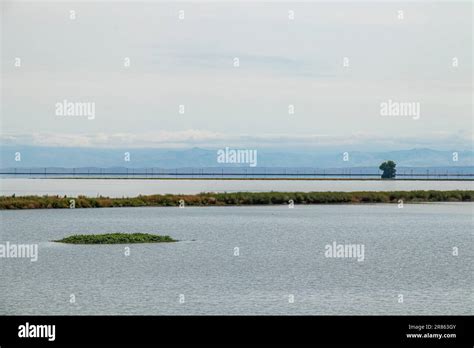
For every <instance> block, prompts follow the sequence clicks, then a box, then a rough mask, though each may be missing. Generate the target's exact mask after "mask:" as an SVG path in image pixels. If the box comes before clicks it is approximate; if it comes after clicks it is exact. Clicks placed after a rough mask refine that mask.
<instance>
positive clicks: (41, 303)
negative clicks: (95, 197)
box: [0, 181, 474, 315]
mask: <svg viewBox="0 0 474 348" xmlns="http://www.w3.org/2000/svg"><path fill="white" fill-rule="evenodd" d="M46 182H52V181H46ZM143 184H145V183H143ZM473 207H474V205H473V204H472V203H441V204H411V205H410V204H406V205H405V206H404V207H403V208H402V209H399V208H398V207H397V205H388V204H377V205H337V206H334V205H333V206H331V205H313V206H296V207H295V208H294V209H288V207H287V206H258V207H186V208H184V209H179V208H174V207H173V208H165V207H150V208H104V209H70V210H66V209H65V210H24V211H0V217H1V220H0V221H1V229H0V242H1V243H5V242H6V241H9V242H10V243H39V258H38V261H37V262H31V261H30V260H29V259H13V258H3V259H0V279H1V281H0V315H1V314H156V315H160V314H177V315H187V314H315V315H317V314H353V315H358V314H382V315H384V314H420V315H421V314H472V313H473V302H472V293H473V276H472V274H473V272H472V271H473V266H472V265H473V261H474V257H473V256H474V255H473V251H472V250H473V243H472V242H473V240H472V231H473V222H472V213H473ZM110 232H147V233H157V234H167V235H170V236H172V237H173V238H175V239H179V240H180V242H177V243H169V244H135V245H130V256H125V254H124V248H125V246H124V245H90V246H80V245H64V244H59V243H53V242H50V241H51V240H54V239H58V238H62V237H65V236H68V235H71V234H78V233H85V234H89V233H90V234H92V233H110ZM333 242H336V243H338V244H339V243H353V244H362V245H364V261H362V262H358V261H357V260H356V259H353V258H327V257H325V246H326V245H327V244H332V243H333ZM236 247H237V248H239V256H235V255H234V253H235V251H236V250H235V248H236ZM453 247H458V248H459V255H458V256H453V253H452V252H453ZM71 294H74V296H75V299H76V303H73V304H71V303H70V298H71V297H70V296H71ZM181 294H182V295H184V303H180V295H181ZM400 294H402V295H403V300H404V302H403V303H398V298H399V297H398V296H399V295H400ZM291 295H292V296H294V303H290V301H289V299H290V296H291Z"/></svg>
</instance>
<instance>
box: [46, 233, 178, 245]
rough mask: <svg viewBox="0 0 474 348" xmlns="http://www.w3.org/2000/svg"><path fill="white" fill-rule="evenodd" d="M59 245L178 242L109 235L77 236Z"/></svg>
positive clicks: (145, 235)
mask: <svg viewBox="0 0 474 348" xmlns="http://www.w3.org/2000/svg"><path fill="white" fill-rule="evenodd" d="M54 242H58V243H68V244H130V243H170V242H177V240H174V239H173V238H171V237H170V236H158V235H155V234H148V233H107V234H77V235H74V236H70V237H66V238H63V239H60V240H55V241H54Z"/></svg>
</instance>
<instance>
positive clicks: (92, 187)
mask: <svg viewBox="0 0 474 348" xmlns="http://www.w3.org/2000/svg"><path fill="white" fill-rule="evenodd" d="M397 190H407V191H410V190H474V181H411V180H396V181H381V180H380V181H378V180H368V181H360V180H137V179H26V178H7V179H0V195H12V194H16V195H17V196H22V195H23V196H24V195H68V196H77V195H86V196H97V195H102V196H109V197H123V196H128V197H134V196H138V195H139V194H143V195H148V194H164V193H175V194H196V193H200V192H237V191H240V192H242V191H251V192H266V191H303V192H304V191H307V192H309V191H346V192H348V191H397Z"/></svg>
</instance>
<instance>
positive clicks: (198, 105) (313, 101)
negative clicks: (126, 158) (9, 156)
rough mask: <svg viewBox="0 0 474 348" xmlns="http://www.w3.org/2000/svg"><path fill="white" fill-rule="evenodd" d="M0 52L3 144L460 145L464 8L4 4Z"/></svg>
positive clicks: (466, 127)
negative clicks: (86, 107)
mask: <svg viewBox="0 0 474 348" xmlns="http://www.w3.org/2000/svg"><path fill="white" fill-rule="evenodd" d="M71 10H72V11H75V12H74V13H75V19H71V12H70V11H71ZM180 11H184V18H182V19H180V18H179V16H180V14H181V15H183V12H180ZM289 11H293V12H291V13H293V14H294V18H293V19H290V18H289V17H290V12H289ZM399 11H403V14H402V15H403V18H400V16H401V14H400V12H399ZM1 49H2V50H1V58H2V62H1V67H2V96H1V102H2V103H1V104H2V105H1V106H2V108H1V123H0V125H1V132H0V144H3V145H15V144H18V145H20V144H21V145H38V146H61V147H68V146H71V147H81V146H86V147H104V148H114V147H120V148H124V147H151V148H188V147H193V146H202V147H225V146H236V147H237V146H238V147H252V148H255V147H257V148H258V147H271V148H304V149H307V148H312V147H315V148H317V147H322V146H326V147H327V146H338V147H341V146H342V147H345V146H347V147H351V148H355V149H357V150H373V151H378V150H401V149H408V148H420V147H430V148H435V149H449V150H451V149H459V150H466V149H472V144H473V119H472V96H473V89H472V5H471V4H470V3H469V2H461V3H449V2H447V3H432V2H424V3H403V4H399V3H393V2H387V3H373V2H371V3H367V2H352V3H341V2H336V3H321V2H316V3H311V2H305V3H293V2H277V3H268V2H258V3H248V2H230V3H224V4H220V3H216V2H207V1H206V2H202V1H201V2H190V3H188V2H179V3H163V2H161V3H154V2H142V3H133V2H116V3H115V2H114V3H110V2H83V3H76V2H53V3H51V2H38V1H36V2H18V1H5V2H2V39H1ZM345 57H346V58H347V59H346V63H348V64H346V66H344V64H343V63H344V58H345ZM16 58H20V59H21V66H15V62H17V61H16V60H15V59H16ZM126 58H129V59H130V65H129V66H127V67H126V66H124V62H125V59H126ZM235 58H238V60H239V66H238V67H236V66H234V63H235ZM453 58H456V59H457V63H458V64H457V66H456V67H454V66H453ZM64 100H67V101H69V102H88V103H94V107H95V109H94V110H95V113H94V117H93V118H88V117H81V116H61V115H57V114H56V105H57V103H62V102H63V101H64ZM389 100H392V101H395V102H410V103H418V105H419V108H420V113H419V115H418V116H419V117H418V118H416V117H412V116H396V115H395V116H382V115H381V113H380V105H381V103H383V102H387V101H389ZM180 105H183V106H184V113H180V112H179V110H180ZM290 106H292V107H293V109H294V113H289V107H290ZM415 118H416V119H415Z"/></svg>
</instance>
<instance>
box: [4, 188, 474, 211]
mask: <svg viewBox="0 0 474 348" xmlns="http://www.w3.org/2000/svg"><path fill="white" fill-rule="evenodd" d="M400 199H401V200H403V202H404V203H410V202H413V203H421V202H473V201H474V191H472V190H466V191H461V190H455V191H435V190H431V191H387V192H385V191H380V192H376V191H359V192H233V193H200V194H197V195H172V194H166V195H149V196H143V195H140V196H137V197H132V198H109V197H102V196H99V197H86V196H78V197H67V196H64V197H61V196H22V197H15V196H0V210H4V209H69V208H71V202H74V207H75V208H112V207H177V206H180V204H181V203H183V202H184V205H185V206H214V205H217V206H226V205H271V204H288V203H289V201H290V200H292V201H293V202H294V203H295V204H348V203H398V201H399V200H400ZM180 202H181V203H180Z"/></svg>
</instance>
